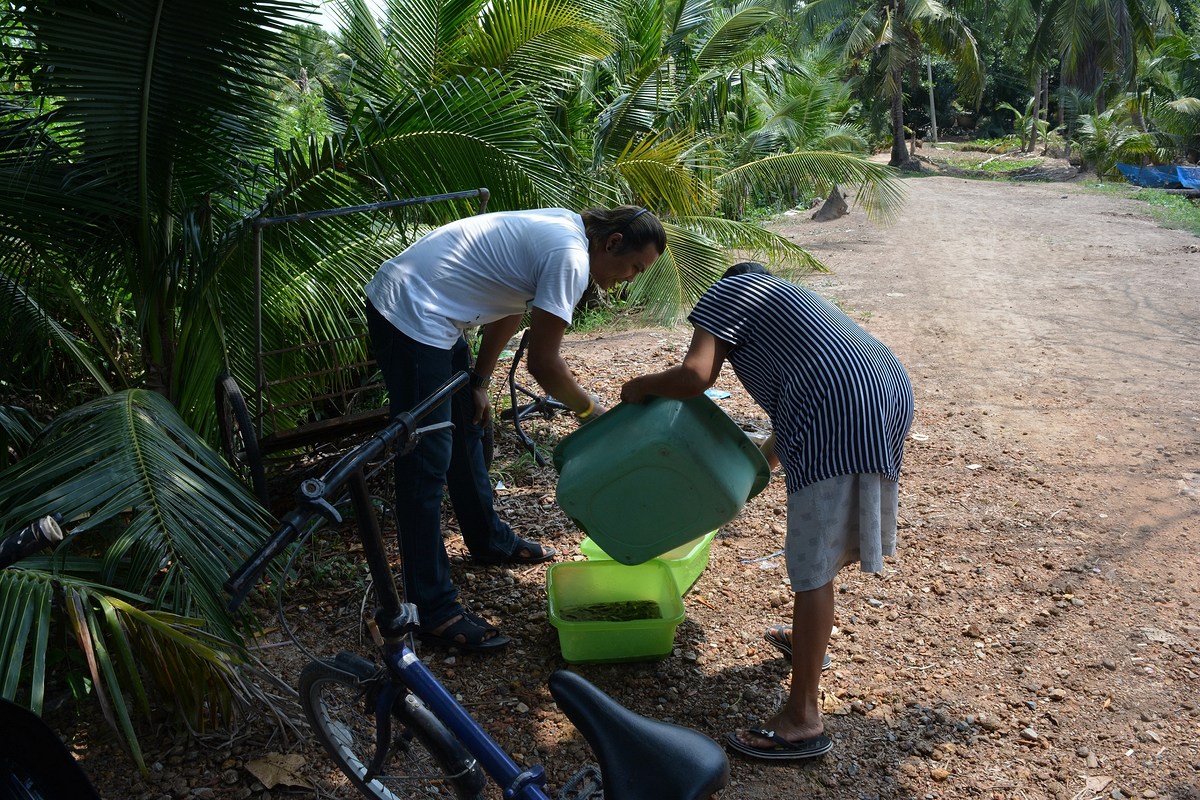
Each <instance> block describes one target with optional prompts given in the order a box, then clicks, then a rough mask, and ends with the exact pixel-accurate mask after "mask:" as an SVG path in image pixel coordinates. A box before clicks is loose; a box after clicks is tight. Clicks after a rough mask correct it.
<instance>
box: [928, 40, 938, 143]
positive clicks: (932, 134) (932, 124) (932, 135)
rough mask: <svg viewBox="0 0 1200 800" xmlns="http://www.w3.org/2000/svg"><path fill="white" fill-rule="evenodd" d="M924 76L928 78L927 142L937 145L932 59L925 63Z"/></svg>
mask: <svg viewBox="0 0 1200 800" xmlns="http://www.w3.org/2000/svg"><path fill="white" fill-rule="evenodd" d="M925 74H926V75H927V76H928V78H929V141H931V142H933V143H934V144H937V108H936V107H935V106H934V102H933V57H932V56H930V57H929V58H928V59H927V60H926V61H925Z"/></svg>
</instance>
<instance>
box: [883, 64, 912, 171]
mask: <svg viewBox="0 0 1200 800" xmlns="http://www.w3.org/2000/svg"><path fill="white" fill-rule="evenodd" d="M891 70H892V79H893V81H895V87H896V90H895V92H893V93H892V157H891V159H890V160H889V161H888V165H889V166H893V167H899V166H900V165H902V164H907V163H908V151H907V149H906V148H905V147H904V89H903V86H904V81H903V71H902V70H901V69H900V67H899V65H897V66H893V67H892V68H891Z"/></svg>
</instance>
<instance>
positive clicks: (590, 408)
mask: <svg viewBox="0 0 1200 800" xmlns="http://www.w3.org/2000/svg"><path fill="white" fill-rule="evenodd" d="M595 410H596V401H595V400H593V399H592V397H591V395H588V407H587V408H585V409H584V410H583V411H580V412H578V413H576V414H575V416H576V417H578V418H579V419H587V418H588V417H590V416H591V415H592V412H593V411H595Z"/></svg>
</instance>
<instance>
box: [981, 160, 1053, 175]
mask: <svg viewBox="0 0 1200 800" xmlns="http://www.w3.org/2000/svg"><path fill="white" fill-rule="evenodd" d="M1041 164H1042V159H1040V158H1036V157H1035V158H1002V159H997V160H995V161H984V162H983V163H981V164H979V165H978V166H976V167H974V169H977V170H979V171H980V172H985V173H987V174H989V175H1004V174H1005V173H1008V172H1015V171H1016V170H1019V169H1025V168H1026V167H1037V166H1041Z"/></svg>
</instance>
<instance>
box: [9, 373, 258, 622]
mask: <svg viewBox="0 0 1200 800" xmlns="http://www.w3.org/2000/svg"><path fill="white" fill-rule="evenodd" d="M37 444H38V448H37V450H36V452H34V454H33V455H31V456H29V457H27V458H26V459H25V460H23V461H22V462H20V463H19V464H18V465H17V466H16V467H13V468H10V469H9V470H8V471H6V472H4V473H0V507H2V508H3V509H4V511H3V512H2V513H0V526H4V527H7V526H10V525H13V524H18V523H20V522H23V521H25V520H28V519H34V518H36V517H38V516H40V515H42V514H44V513H47V511H48V510H53V511H57V512H59V513H61V514H62V515H63V516H64V517H66V518H68V519H75V518H80V517H83V516H87V520H86V521H85V522H83V523H82V524H80V525H79V526H78V528H77V529H76V535H75V536H74V537H73V539H72V545H80V544H82V546H87V540H88V539H90V538H91V537H90V536H83V535H82V534H85V533H90V532H92V531H96V532H99V533H105V532H107V531H115V532H116V533H117V535H116V537H115V538H114V539H112V540H111V542H110V543H108V544H107V546H106V549H105V551H104V555H103V564H104V572H103V579H104V580H105V581H107V582H109V583H110V584H111V585H113V586H121V587H124V588H125V589H127V590H129V591H132V592H135V593H137V594H145V595H147V596H149V597H150V598H151V600H152V603H153V604H154V605H155V606H157V607H161V608H166V609H170V610H173V611H175V612H178V613H184V614H192V613H198V614H199V615H200V616H202V617H204V618H205V619H207V620H208V622H209V624H210V625H211V626H212V627H213V629H214V630H215V631H217V632H219V633H220V634H221V635H223V636H225V637H228V638H233V637H234V636H236V625H235V624H234V621H233V620H232V619H231V618H230V617H229V615H228V614H227V612H226V611H225V602H224V597H223V594H222V591H221V584H222V582H223V581H224V580H225V578H226V577H227V576H228V575H229V574H230V573H231V572H232V571H233V570H234V569H235V568H236V566H237V565H238V564H239V563H240V561H241V558H242V556H243V555H244V554H246V553H249V552H250V551H251V550H253V549H254V548H255V547H256V545H257V543H258V542H260V541H261V540H262V539H263V538H265V536H266V533H267V531H268V528H267V524H268V523H267V519H266V517H265V514H264V512H263V510H262V509H261V507H259V506H258V504H257V503H256V502H255V500H254V499H253V498H252V497H251V496H250V495H249V494H248V492H247V490H246V489H245V488H244V487H243V486H242V485H241V484H240V483H239V482H238V480H237V478H236V476H234V475H233V474H232V473H231V472H230V471H229V469H228V468H227V467H226V466H225V465H224V463H223V462H222V461H221V459H220V457H219V456H217V454H216V453H214V452H213V451H212V450H211V449H209V447H208V446H207V445H206V444H205V443H204V442H202V441H201V440H200V439H199V438H198V437H197V436H196V434H195V433H193V432H192V431H191V429H189V428H188V427H187V426H186V425H185V424H184V423H183V421H182V419H180V417H179V414H178V413H177V412H176V411H175V409H174V408H173V407H172V406H171V405H170V404H169V403H168V402H167V401H166V400H165V399H164V398H163V397H162V396H161V395H158V394H156V393H153V392H146V391H142V390H129V391H125V392H119V393H117V394H113V395H109V396H107V397H104V398H101V399H99V400H96V401H93V402H91V403H88V404H86V405H83V406H80V407H78V408H75V409H73V410H71V411H69V412H67V413H66V414H63V415H61V416H60V417H58V418H57V419H55V420H54V421H53V422H52V423H51V424H50V425H49V426H47V428H46V429H45V431H43V432H42V434H41V435H40V436H39V438H38V442H37ZM88 515H90V516H88ZM103 538H104V537H101V539H99V540H97V541H102V540H103Z"/></svg>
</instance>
